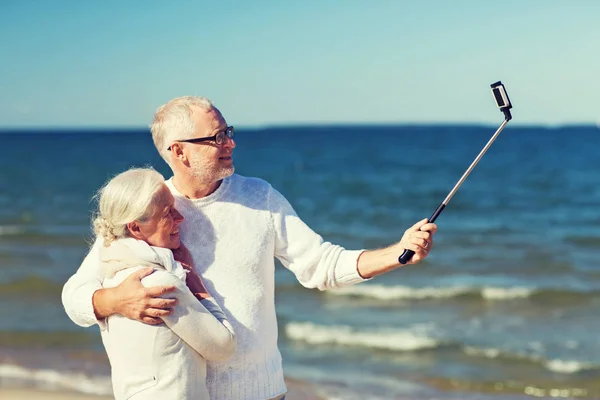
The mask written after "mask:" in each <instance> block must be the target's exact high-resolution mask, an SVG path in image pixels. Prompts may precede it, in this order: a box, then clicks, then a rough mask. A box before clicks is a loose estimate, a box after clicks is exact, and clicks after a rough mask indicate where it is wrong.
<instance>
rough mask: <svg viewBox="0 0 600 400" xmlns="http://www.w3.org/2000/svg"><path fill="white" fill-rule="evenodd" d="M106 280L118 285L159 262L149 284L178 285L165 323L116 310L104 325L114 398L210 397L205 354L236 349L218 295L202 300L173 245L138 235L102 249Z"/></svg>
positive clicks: (224, 354) (219, 355) (220, 355)
mask: <svg viewBox="0 0 600 400" xmlns="http://www.w3.org/2000/svg"><path fill="white" fill-rule="evenodd" d="M99 256H100V259H101V263H102V270H103V272H104V274H105V276H106V277H105V278H104V282H103V285H104V287H107V288H110V287H115V286H117V285H119V284H120V283H121V282H123V280H124V279H126V278H127V277H128V276H129V275H130V274H132V273H133V272H135V271H138V270H139V269H140V268H142V267H145V266H151V267H154V268H155V272H154V273H152V274H151V275H149V276H146V277H145V278H144V279H143V280H142V283H143V284H144V286H146V287H150V286H157V285H173V286H175V287H176V288H177V289H176V290H175V292H173V293H171V294H170V296H171V297H175V298H177V300H178V301H177V305H176V306H175V308H174V312H173V313H172V314H171V315H169V316H167V317H164V318H163V321H164V322H165V323H164V324H161V325H146V324H144V323H142V322H139V321H133V320H130V319H127V318H125V317H123V316H121V315H117V314H115V315H111V316H110V317H108V318H107V319H106V321H105V324H104V329H102V330H101V333H102V342H103V343H104V347H105V348H106V352H107V354H108V358H109V360H110V365H111V370H112V374H111V378H112V384H113V391H114V395H115V400H126V399H133V398H135V399H136V400H145V399H147V400H154V399H181V400H184V399H189V400H209V394H208V390H207V388H206V360H224V359H226V358H228V357H230V356H231V355H232V354H233V352H234V351H235V337H234V334H233V332H232V328H231V325H230V324H229V322H228V321H227V319H226V318H225V315H224V314H223V312H222V311H221V309H220V308H219V306H218V305H217V304H216V303H215V301H214V300H213V299H203V300H201V301H198V300H197V299H196V297H195V296H194V295H193V294H192V293H191V292H190V290H189V289H188V287H187V286H186V284H185V277H186V272H185V270H184V269H183V267H182V266H181V264H179V263H178V262H176V261H175V260H174V259H173V253H172V252H171V250H169V249H164V248H158V247H153V246H149V245H148V244H147V243H146V242H143V241H140V240H136V239H133V238H127V239H121V240H117V241H115V242H113V243H111V245H110V246H109V247H102V248H100V251H99Z"/></svg>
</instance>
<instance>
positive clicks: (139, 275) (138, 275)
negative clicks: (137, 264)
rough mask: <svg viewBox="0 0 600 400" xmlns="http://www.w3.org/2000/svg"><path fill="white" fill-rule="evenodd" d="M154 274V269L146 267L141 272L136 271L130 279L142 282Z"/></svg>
mask: <svg viewBox="0 0 600 400" xmlns="http://www.w3.org/2000/svg"><path fill="white" fill-rule="evenodd" d="M153 272H154V268H152V267H145V268H142V269H140V270H139V271H135V272H134V273H133V274H131V275H129V279H135V280H138V281H141V280H142V278H143V277H145V276H148V275H150V274H151V273H153Z"/></svg>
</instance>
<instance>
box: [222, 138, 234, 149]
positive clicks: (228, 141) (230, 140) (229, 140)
mask: <svg viewBox="0 0 600 400" xmlns="http://www.w3.org/2000/svg"><path fill="white" fill-rule="evenodd" d="M223 147H230V148H232V149H233V148H234V147H235V140H233V138H230V137H229V136H225V141H224V142H223Z"/></svg>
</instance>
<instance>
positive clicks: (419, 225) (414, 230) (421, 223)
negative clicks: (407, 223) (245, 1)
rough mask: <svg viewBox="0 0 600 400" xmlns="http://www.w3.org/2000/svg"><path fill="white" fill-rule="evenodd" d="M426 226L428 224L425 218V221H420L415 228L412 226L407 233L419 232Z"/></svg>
mask: <svg viewBox="0 0 600 400" xmlns="http://www.w3.org/2000/svg"><path fill="white" fill-rule="evenodd" d="M425 224H427V218H424V219H422V220H420V221H419V222H417V223H416V224H414V225H413V226H411V227H410V228H408V229H407V230H406V231H407V232H417V231H419V230H420V229H421V227H422V226H423V225H425Z"/></svg>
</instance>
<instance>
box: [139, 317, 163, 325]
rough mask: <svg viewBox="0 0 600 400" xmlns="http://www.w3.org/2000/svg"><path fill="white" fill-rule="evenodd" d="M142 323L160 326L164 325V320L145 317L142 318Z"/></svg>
mask: <svg viewBox="0 0 600 400" xmlns="http://www.w3.org/2000/svg"><path fill="white" fill-rule="evenodd" d="M142 322H143V323H145V324H148V325H160V324H162V323H163V320H162V319H160V318H152V317H144V318H142Z"/></svg>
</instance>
